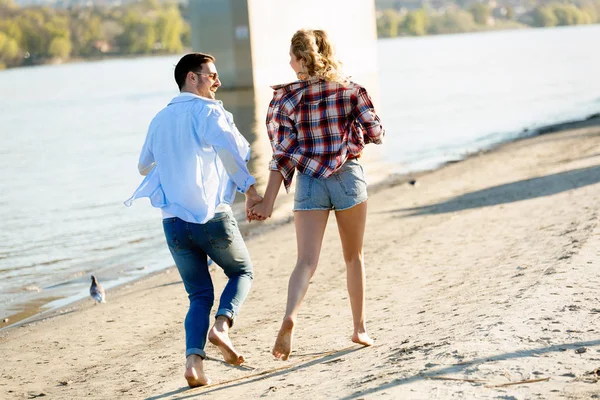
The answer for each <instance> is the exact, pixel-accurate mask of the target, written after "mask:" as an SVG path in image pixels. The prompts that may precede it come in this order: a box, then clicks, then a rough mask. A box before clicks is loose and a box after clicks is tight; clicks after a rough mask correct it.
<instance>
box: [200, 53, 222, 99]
mask: <svg viewBox="0 0 600 400" xmlns="http://www.w3.org/2000/svg"><path fill="white" fill-rule="evenodd" d="M195 75H196V77H197V78H198V80H197V83H196V90H197V91H198V95H200V96H202V97H207V98H209V99H214V98H215V93H216V91H217V89H218V88H219V86H221V81H220V80H219V74H218V73H217V67H215V64H214V63H212V62H207V63H205V64H202V69H201V70H200V71H196V73H195Z"/></svg>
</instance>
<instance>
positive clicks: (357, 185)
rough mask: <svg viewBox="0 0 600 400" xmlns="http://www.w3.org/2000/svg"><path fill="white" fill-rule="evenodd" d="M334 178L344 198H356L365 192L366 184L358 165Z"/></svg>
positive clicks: (360, 167)
mask: <svg viewBox="0 0 600 400" xmlns="http://www.w3.org/2000/svg"><path fill="white" fill-rule="evenodd" d="M336 178H337V180H338V182H339V183H340V186H341V187H342V190H343V191H344V193H345V194H346V196H358V195H361V194H363V193H364V192H366V191H367V182H366V181H365V178H364V174H363V170H362V166H361V165H360V164H358V165H356V166H353V167H352V168H349V169H348V170H346V171H344V172H342V173H341V174H337V175H336Z"/></svg>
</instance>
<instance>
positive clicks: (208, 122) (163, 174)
mask: <svg viewBox="0 0 600 400" xmlns="http://www.w3.org/2000/svg"><path fill="white" fill-rule="evenodd" d="M214 62H215V59H214V57H212V56H210V55H208V54H202V53H192V54H187V55H186V56H184V57H183V58H181V60H180V61H179V62H178V63H177V66H176V67H175V81H176V82H177V85H178V86H179V90H180V92H181V93H180V94H179V95H178V96H177V97H175V98H174V99H173V100H171V102H170V103H169V105H167V107H165V108H164V109H163V110H161V111H160V112H159V113H158V114H157V115H156V116H155V117H154V119H153V120H152V122H151V124H150V127H149V129H148V135H147V137H146V141H145V143H144V146H143V148H142V152H141V155H140V159H139V166H138V169H139V171H140V174H142V175H147V176H146V178H145V179H144V181H143V182H142V184H141V185H140V187H139V188H138V189H137V190H136V192H135V193H134V195H133V196H132V198H131V199H129V200H128V201H126V202H125V204H126V205H128V206H129V205H131V202H132V200H134V199H136V198H139V197H149V198H150V202H151V203H152V205H153V206H155V207H158V208H160V209H161V210H162V216H163V228H164V232H165V236H166V240H167V244H168V246H169V250H170V251H171V255H172V256H173V259H174V260H175V264H176V265H177V269H178V270H179V273H180V275H181V278H182V280H183V283H184V286H185V289H186V291H187V293H188V297H189V299H190V307H189V310H188V313H187V316H186V318H185V332H186V371H185V374H184V377H185V379H186V380H187V382H188V384H189V386H190V387H196V386H200V385H206V384H208V383H210V380H209V379H208V377H207V376H206V374H205V373H204V368H203V363H202V360H203V359H205V358H206V354H205V352H204V346H205V344H206V337H207V333H208V339H209V340H210V342H211V343H213V344H215V345H216V346H217V347H218V348H219V350H220V351H221V353H222V354H223V357H224V359H225V361H226V362H228V363H230V364H233V365H240V364H242V363H243V362H244V357H243V356H242V355H240V354H239V353H238V352H237V351H236V350H235V348H234V347H233V345H232V344H231V342H230V340H229V335H228V331H229V328H230V327H231V326H232V325H233V322H234V319H235V317H236V315H237V313H238V311H239V308H240V306H241V305H242V303H243V302H244V300H245V299H246V296H247V295H248V292H249V290H250V286H251V284H252V278H253V272H252V262H251V260H250V256H249V254H248V250H247V249H246V245H245V243H244V240H243V239H242V236H241V234H240V231H239V228H238V225H237V222H236V220H235V218H234V217H233V214H232V211H231V204H232V203H233V200H234V197H235V192H236V189H237V190H238V191H240V192H242V193H244V194H245V195H246V205H247V206H248V207H252V206H254V205H255V204H256V203H258V202H260V201H262V197H261V196H259V195H258V193H257V192H256V188H255V184H256V180H255V179H254V177H252V176H251V175H250V173H249V172H248V169H247V167H246V163H247V161H248V159H249V153H250V146H249V144H248V142H247V141H246V140H245V139H244V138H243V136H242V135H241V134H240V133H239V131H238V130H237V128H236V127H235V125H234V123H233V117H232V115H231V114H230V113H229V112H227V111H225V109H224V108H223V105H222V103H221V102H220V101H218V100H215V92H216V91H217V89H218V88H219V86H221V82H220V81H219V74H218V73H217V69H216V67H215V64H214ZM207 256H208V257H210V258H211V259H212V260H214V261H215V263H216V264H218V265H219V266H220V267H221V268H222V269H223V271H224V272H225V274H226V275H227V277H228V278H229V280H228V282H227V285H226V286H225V288H224V290H223V293H222V295H221V299H220V304H219V309H218V311H217V313H216V321H215V323H214V325H213V327H212V328H211V329H210V332H208V330H209V329H208V328H209V324H210V317H209V315H210V310H211V307H212V305H213V302H214V289H213V284H212V280H211V277H210V273H209V270H208V266H207Z"/></svg>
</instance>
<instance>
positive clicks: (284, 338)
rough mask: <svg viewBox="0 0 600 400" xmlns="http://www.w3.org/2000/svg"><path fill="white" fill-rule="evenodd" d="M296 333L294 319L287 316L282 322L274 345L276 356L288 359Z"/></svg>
mask: <svg viewBox="0 0 600 400" xmlns="http://www.w3.org/2000/svg"><path fill="white" fill-rule="evenodd" d="M293 334H294V321H293V320H292V319H291V318H285V319H284V320H283V322H282V323H281V328H280V329H279V333H278V334H277V340H275V346H273V352H272V353H273V355H274V356H275V357H276V358H280V359H282V360H284V361H285V360H287V359H288V358H289V357H290V353H291V352H292V336H293Z"/></svg>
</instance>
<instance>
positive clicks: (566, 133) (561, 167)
mask: <svg viewBox="0 0 600 400" xmlns="http://www.w3.org/2000/svg"><path fill="white" fill-rule="evenodd" d="M411 178H416V183H415V184H414V185H413V184H410V183H408V182H407V180H406V177H397V178H395V179H393V180H390V181H388V182H385V183H381V184H379V185H375V186H374V187H372V188H371V196H370V200H369V219H368V223H367V232H366V237H365V259H366V265H367V279H368V283H367V313H368V314H367V315H368V327H369V330H370V334H371V336H372V337H373V338H374V339H375V346H373V347H370V348H362V347H360V346H358V345H353V344H352V342H351V341H350V336H351V334H352V322H351V316H350V306H349V301H348V296H347V293H346V290H345V267H344V263H343V258H342V256H341V246H340V243H339V238H338V237H337V228H336V226H335V218H333V217H332V218H331V219H330V223H329V225H328V228H327V232H326V236H325V244H324V248H323V252H322V256H321V260H320V265H319V269H318V270H317V273H316V275H315V277H314V279H313V282H312V283H311V285H310V287H309V292H308V294H307V296H306V298H305V301H304V304H303V306H302V309H301V312H300V315H299V320H298V327H297V331H296V334H295V342H294V343H295V349H294V352H293V353H292V356H291V357H290V359H289V361H285V362H282V361H277V360H274V359H273V357H272V356H271V354H270V350H271V348H272V346H273V342H274V339H275V336H276V334H277V331H278V330H279V325H280V321H281V318H282V316H283V311H284V307H285V298H286V290H287V279H288V277H289V273H290V272H291V270H292V268H293V263H294V258H295V235H294V228H293V224H291V223H289V222H290V220H291V219H290V217H289V216H290V215H291V211H290V208H291V207H290V208H287V209H286V207H287V204H285V203H282V206H281V207H280V208H279V210H278V212H277V218H278V220H277V221H275V223H271V224H270V225H266V226H263V227H261V228H260V229H253V230H251V232H252V233H251V234H250V233H248V234H247V236H248V239H247V244H248V247H249V249H250V252H251V254H252V256H253V260H254V263H255V269H256V276H255V282H254V286H253V290H252V292H251V294H250V296H249V298H248V300H247V302H246V303H245V305H244V307H243V308H242V314H241V316H240V317H239V318H238V320H237V321H236V325H235V326H234V328H233V330H232V335H231V338H232V341H233V342H234V344H235V345H236V346H237V348H238V350H239V351H241V352H242V353H243V354H244V357H245V358H246V360H247V363H246V364H245V365H244V366H242V367H232V366H229V365H226V364H224V363H223V362H221V361H220V360H221V356H220V352H219V351H218V349H217V348H216V347H215V346H213V345H210V344H208V345H207V353H208V355H209V357H210V360H208V361H206V362H205V370H206V372H207V374H208V375H209V377H210V378H211V379H212V381H213V384H212V385H210V386H208V387H203V388H196V389H188V388H187V386H186V382H185V380H184V379H183V372H184V335H183V319H184V317H185V312H186V310H187V298H186V295H185V291H184V289H183V285H182V284H181V281H180V278H179V276H178V274H177V271H176V270H175V269H173V268H171V269H168V270H166V271H164V272H161V273H157V274H154V275H152V276H148V277H146V278H143V279H141V280H139V281H136V282H134V283H132V284H128V285H126V286H123V287H120V288H117V289H114V290H111V291H109V292H108V298H109V302H108V303H107V304H101V305H94V304H93V303H92V301H91V300H86V301H82V302H79V303H75V304H73V305H71V306H70V307H68V308H65V309H62V310H59V311H57V312H52V313H49V314H46V315H43V316H38V318H35V319H34V320H33V321H30V322H27V323H25V324H23V325H21V326H18V327H15V328H10V329H7V330H4V331H2V332H1V333H0V354H2V359H3V362H2V363H1V366H0V371H1V373H0V397H1V398H33V397H34V396H39V395H41V394H45V395H46V396H49V397H50V398H82V397H90V398H150V399H163V398H193V397H203V396H207V397H212V398H242V397H243V398H257V397H270V398H301V397H303V398H343V399H358V398H370V397H383V398H390V399H392V398H416V399H429V398H519V399H520V398H543V399H551V398H575V399H579V398H581V399H589V398H594V397H593V396H597V397H598V396H600V388H599V386H598V383H597V381H598V379H599V378H600V376H598V373H597V372H596V373H595V372H594V371H595V370H597V368H599V367H600V319H599V316H600V302H599V301H598V300H599V299H598V287H599V284H600V268H599V266H598V265H599V264H600V226H599V224H598V218H599V214H600V201H599V200H600V126H599V124H598V120H597V119H596V120H590V121H587V122H585V123H581V124H577V125H574V124H570V125H566V126H563V127H561V130H558V131H555V132H552V133H551V134H544V135H540V136H536V137H532V138H528V139H523V140H519V141H516V142H512V143H508V144H505V145H502V146H499V147H497V148H496V149H494V150H493V151H488V152H482V153H480V154H478V155H474V156H472V157H469V158H468V159H467V160H465V161H462V162H458V163H453V164H449V165H446V166H444V167H443V168H440V169H438V170H436V171H432V172H428V173H422V174H419V175H418V176H413V177H411ZM253 224H256V223H253ZM245 229H246V228H245ZM213 276H214V281H215V287H216V290H217V291H220V290H221V288H222V287H223V285H224V282H225V281H224V276H223V274H222V273H221V272H220V270H216V271H214V273H213ZM50 364H51V365H50Z"/></svg>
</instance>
